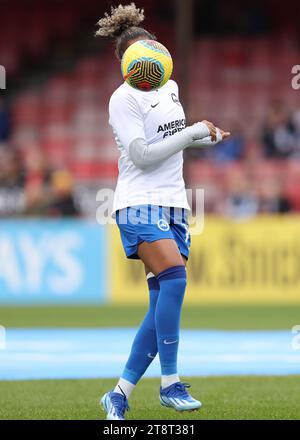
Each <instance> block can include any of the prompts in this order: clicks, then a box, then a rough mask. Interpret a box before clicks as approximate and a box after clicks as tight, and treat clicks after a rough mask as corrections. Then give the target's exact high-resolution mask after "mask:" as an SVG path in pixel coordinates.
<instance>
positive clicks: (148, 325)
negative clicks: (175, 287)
mask: <svg viewBox="0 0 300 440" xmlns="http://www.w3.org/2000/svg"><path fill="white" fill-rule="evenodd" d="M148 287H149V296H150V303H149V309H148V312H147V314H146V316H145V318H144V320H143V322H142V324H141V326H140V328H139V330H138V332H137V334H136V336H135V338H134V341H133V344H132V348H131V352H130V356H129V358H128V361H127V363H126V366H125V368H124V371H123V373H122V376H121V378H120V380H119V382H118V384H117V385H116V387H115V389H114V391H115V392H119V393H122V392H123V393H124V394H125V395H126V397H127V398H128V397H129V396H130V394H131V392H132V391H133V389H134V387H135V385H136V384H137V382H138V381H139V380H140V378H141V377H142V376H143V374H144V373H145V371H146V370H147V368H148V367H149V365H150V364H151V362H152V361H153V359H154V358H155V356H156V354H157V338H156V329H155V308H156V303H157V299H158V294H159V284H158V282H157V280H156V278H155V277H154V275H152V276H150V277H148Z"/></svg>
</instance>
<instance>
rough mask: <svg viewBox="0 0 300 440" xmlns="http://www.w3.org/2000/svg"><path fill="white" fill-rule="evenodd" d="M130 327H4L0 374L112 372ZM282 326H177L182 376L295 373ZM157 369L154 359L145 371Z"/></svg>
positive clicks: (299, 359)
mask: <svg viewBox="0 0 300 440" xmlns="http://www.w3.org/2000/svg"><path fill="white" fill-rule="evenodd" d="M135 331H136V330H135V329H128V328H126V329H8V330H7V349H6V350H1V351H0V380H10V379H53V378H59V379H63V378H93V377H95V378H96V377H117V376H119V375H120V373H121V371H122V368H123V365H124V362H126V359H127V355H128V353H129V350H130V345H131V341H132V339H133V337H134V334H135ZM291 344H292V335H291V333H290V332H288V331H211V330H183V331H182V333H181V342H180V356H179V371H180V373H181V374H182V375H183V376H189V375H191V376H193V375H195V376H196V375H197V376H208V375H231V374H238V375H240V374H262V375H268V374H273V375H284V374H300V351H295V350H293V349H292V345H291ZM159 373H160V370H159V363H158V361H157V359H156V360H155V361H154V362H153V364H152V365H151V367H150V368H149V370H148V372H147V374H146V375H147V376H158V375H159Z"/></svg>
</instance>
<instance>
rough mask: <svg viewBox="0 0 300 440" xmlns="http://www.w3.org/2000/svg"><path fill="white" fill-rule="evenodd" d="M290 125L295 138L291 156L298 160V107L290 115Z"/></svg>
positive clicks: (299, 149)
mask: <svg viewBox="0 0 300 440" xmlns="http://www.w3.org/2000/svg"><path fill="white" fill-rule="evenodd" d="M292 125H293V131H294V138H295V149H294V154H293V156H294V157H295V158H300V107H299V108H297V109H296V110H295V111H294V113H293V115H292Z"/></svg>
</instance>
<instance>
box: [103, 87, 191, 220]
mask: <svg viewBox="0 0 300 440" xmlns="http://www.w3.org/2000/svg"><path fill="white" fill-rule="evenodd" d="M109 124H110V125H111V127H112V129H113V132H114V135H115V139H116V143H117V145H118V149H119V151H120V158H119V163H118V166H119V177H118V182H117V187H116V190H115V196H114V204H113V213H115V211H117V210H118V209H122V208H126V207H128V206H136V205H143V204H151V205H161V206H167V207H178V208H185V209H190V208H189V205H188V202H187V198H186V192H185V184H184V180H183V176H182V168H183V153H182V151H180V152H179V153H176V154H174V155H173V156H171V157H169V158H168V159H165V160H163V161H162V162H161V163H160V164H158V165H153V166H151V167H149V168H147V169H146V170H141V169H140V168H137V167H136V166H135V165H134V163H133V162H132V160H131V159H130V155H129V145H130V144H131V142H132V141H133V140H135V139H137V138H142V139H145V141H146V142H147V144H148V145H149V146H151V144H155V143H156V142H161V141H163V139H165V138H166V137H167V136H172V135H173V134H175V133H177V132H179V131H181V130H182V129H183V128H185V125H186V122H185V114H184V111H183V108H182V106H181V104H180V102H179V98H178V86H177V84H176V82H175V81H173V80H170V81H168V82H167V83H166V84H165V85H164V86H163V87H161V88H160V89H158V90H154V91H151V92H143V91H140V90H137V89H134V88H133V87H131V86H130V85H129V84H127V83H126V82H124V83H123V84H122V85H121V86H120V87H119V88H118V89H117V90H116V91H115V92H114V93H113V95H112V97H111V99H110V103H109Z"/></svg>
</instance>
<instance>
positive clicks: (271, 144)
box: [262, 100, 295, 158]
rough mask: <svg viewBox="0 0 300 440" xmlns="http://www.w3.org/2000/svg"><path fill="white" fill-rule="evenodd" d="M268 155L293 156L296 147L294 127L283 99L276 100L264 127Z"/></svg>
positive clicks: (265, 152) (268, 113)
mask: <svg viewBox="0 0 300 440" xmlns="http://www.w3.org/2000/svg"><path fill="white" fill-rule="evenodd" d="M262 142H263V148H264V155H265V156H266V157H278V158H284V157H288V156H291V155H292V153H293V151H294V148H295V136H294V127H293V123H292V121H291V118H290V117H289V115H288V113H287V111H286V109H285V106H284V104H283V102H282V101H279V100H278V101H274V102H273V103H272V105H271V106H270V109H269V111H268V112H267V117H266V121H265V124H264V126H263V129H262Z"/></svg>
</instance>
